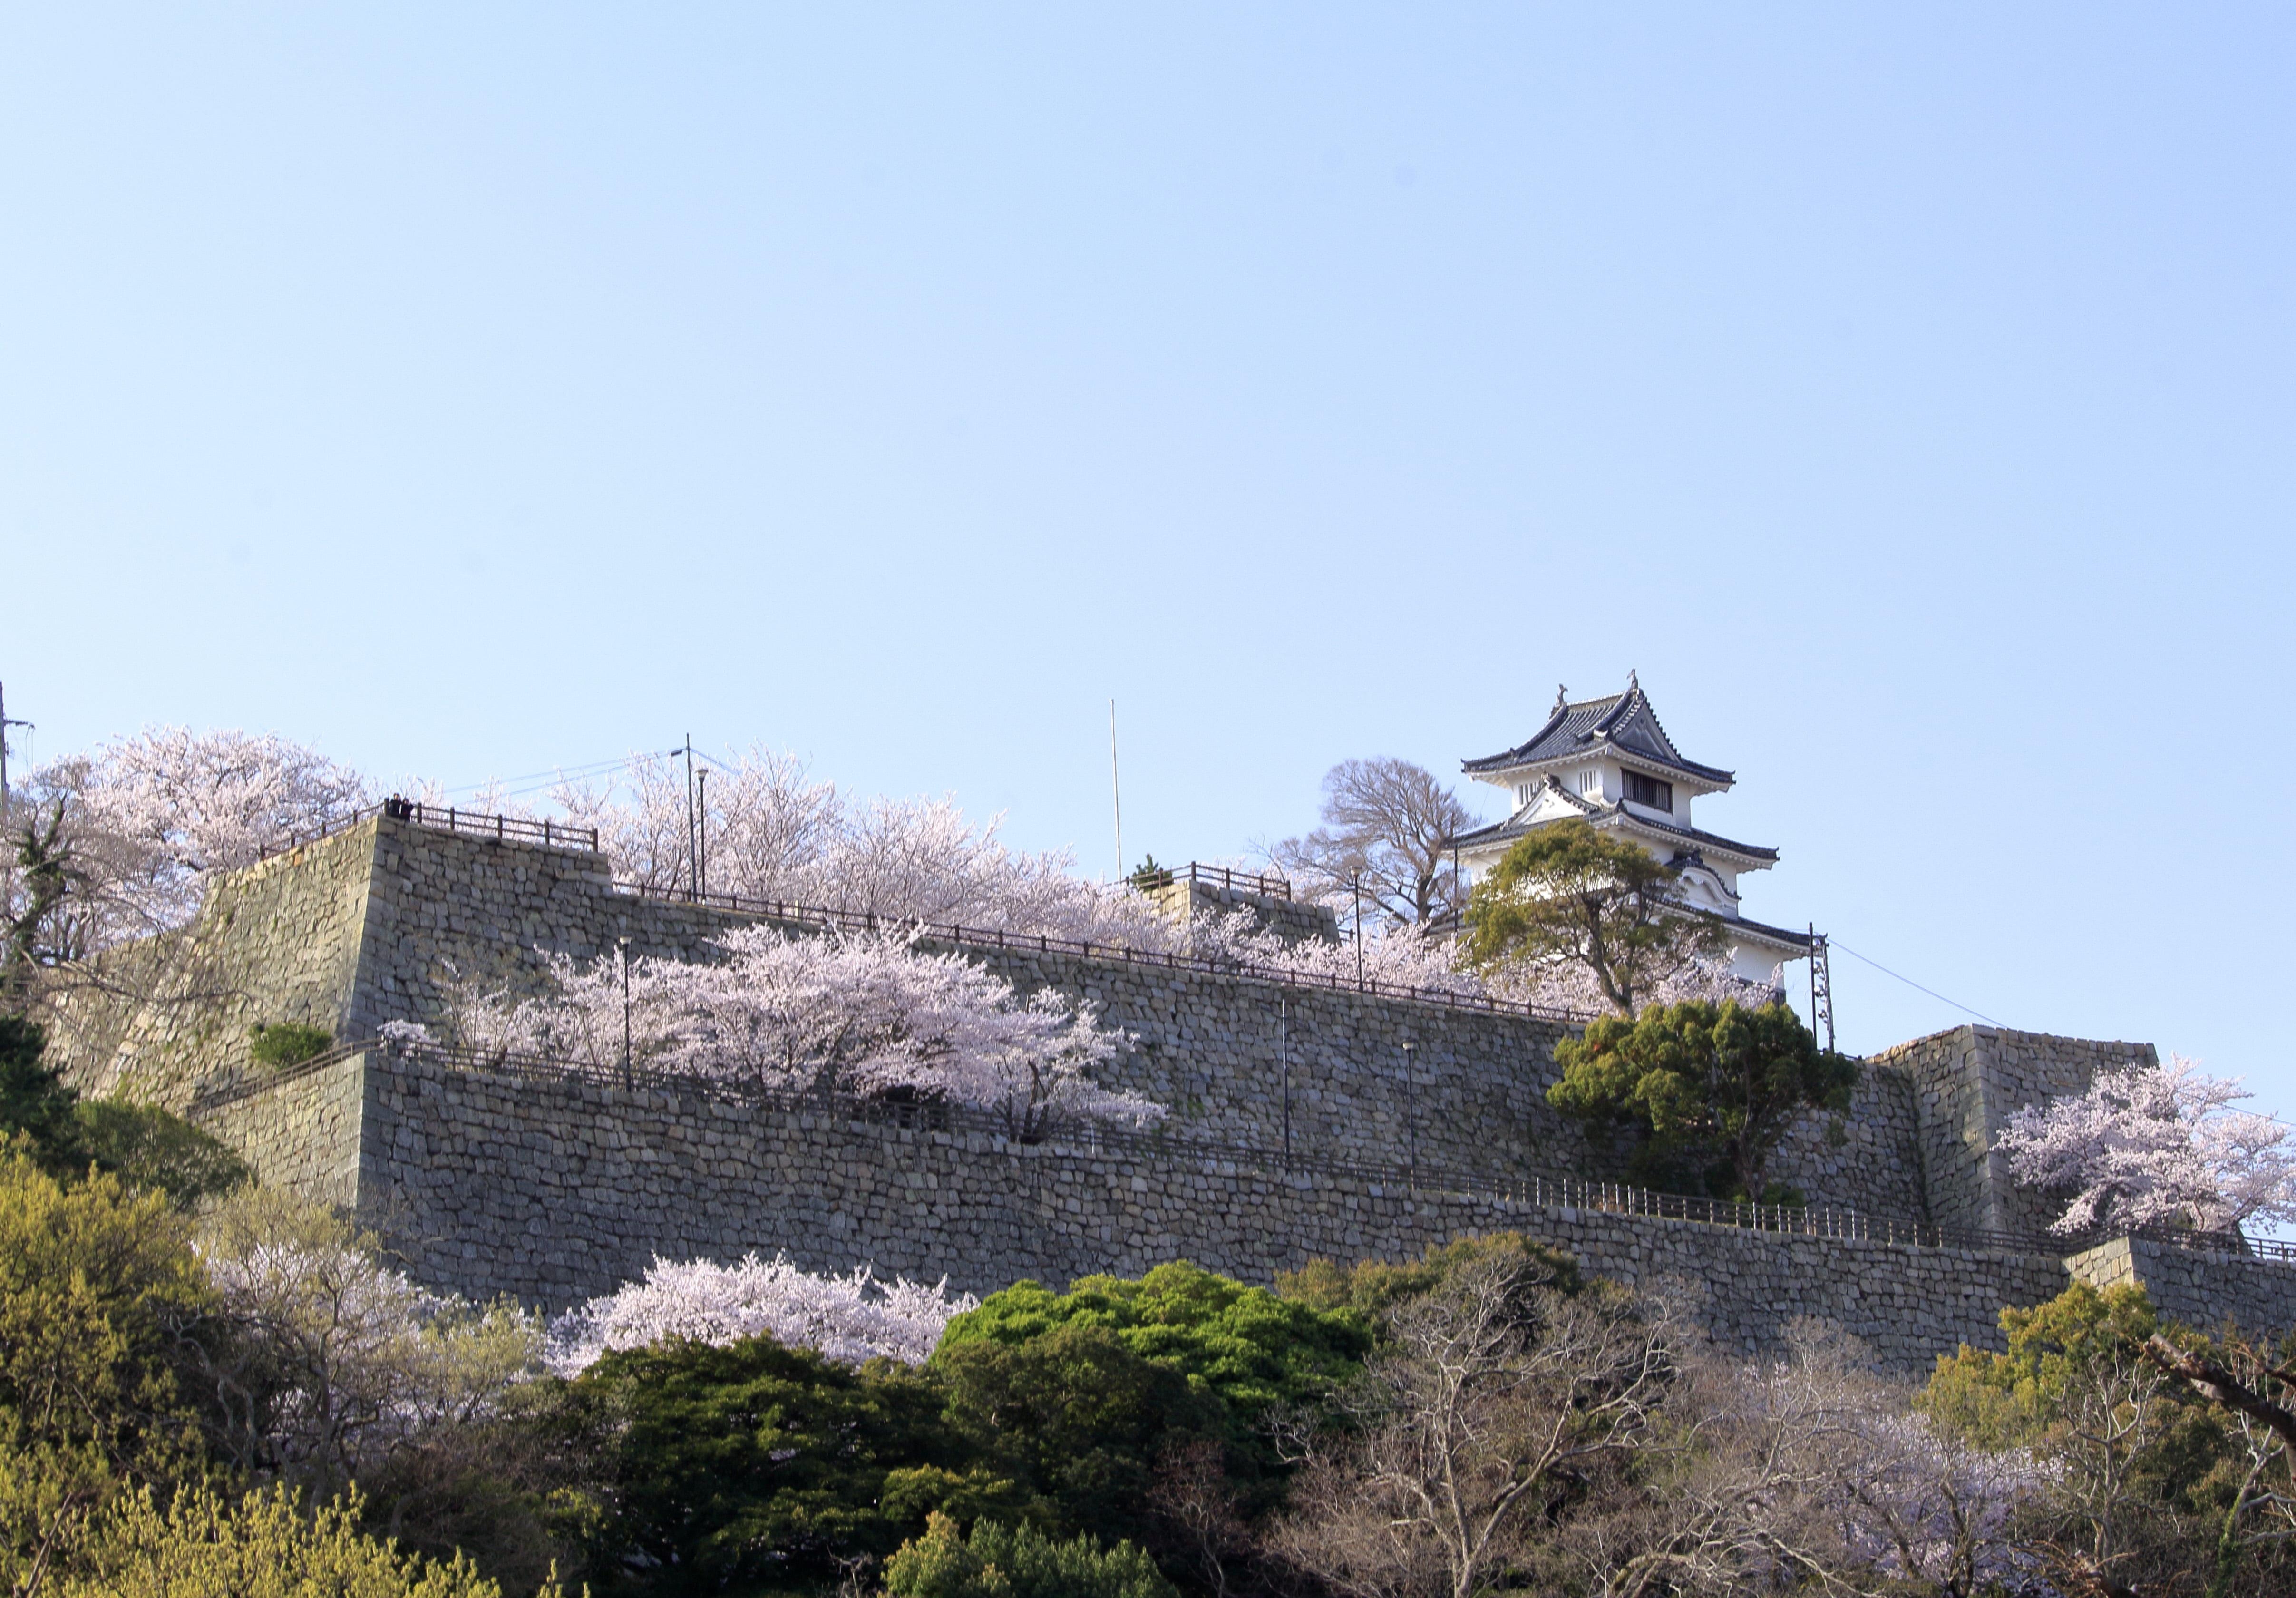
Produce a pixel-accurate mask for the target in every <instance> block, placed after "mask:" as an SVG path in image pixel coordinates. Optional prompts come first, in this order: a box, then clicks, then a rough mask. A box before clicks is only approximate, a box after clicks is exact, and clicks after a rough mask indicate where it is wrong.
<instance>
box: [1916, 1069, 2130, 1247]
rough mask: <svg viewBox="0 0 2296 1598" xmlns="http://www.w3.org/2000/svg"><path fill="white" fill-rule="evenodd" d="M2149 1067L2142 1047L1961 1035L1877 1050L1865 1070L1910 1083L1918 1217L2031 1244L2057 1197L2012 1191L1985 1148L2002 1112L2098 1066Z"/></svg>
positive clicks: (2080, 1079) (2056, 1210) (2064, 1086)
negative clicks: (1921, 1197) (1889, 1072)
mask: <svg viewBox="0 0 2296 1598" xmlns="http://www.w3.org/2000/svg"><path fill="white" fill-rule="evenodd" d="M2156 1058H2157V1056H2156V1055H2155V1054H2154V1053H2153V1045H2151V1044H2149V1043H2103V1042H2097V1041H2094V1040H2091V1039H2087V1038H2079V1037H2051V1036H2049V1035H2047V1034H2046V1033H2039V1032H2013V1031H2009V1030H2007V1029H2006V1028H1997V1027H1977V1026H1968V1027H1956V1028H1953V1029H1952V1030H1951V1031H1948V1032H1938V1033H1933V1034H1931V1036H1930V1037H1920V1038H1915V1040H1914V1041H1913V1042H1911V1043H1903V1044H1899V1045H1897V1046H1896V1047H1895V1048H1891V1049H1885V1050H1883V1051H1882V1053H1879V1054H1876V1055H1875V1056H1874V1059H1873V1061H1872V1062H1871V1063H1873V1064H1874V1065H1876V1066H1881V1067H1885V1068H1894V1069H1898V1070H1901V1071H1903V1072H1905V1073H1906V1075H1907V1077H1908V1078H1910V1079H1911V1081H1912V1083H1913V1088H1914V1094H1915V1110H1916V1119H1917V1120H1918V1124H1919V1139H1918V1142H1919V1148H1918V1153H1919V1157H1920V1161H1921V1167H1922V1177H1923V1179H1922V1188H1923V1192H1925V1194H1926V1195H1927V1200H1928V1204H1929V1217H1928V1218H1929V1219H1930V1220H1931V1221H1933V1222H1935V1223H1936V1224H1937V1225H1940V1226H1951V1227H1955V1228H1958V1229H1962V1230H1978V1231H1987V1232H2010V1233H2019V1234H2021V1235H2025V1236H2037V1235H2039V1234H2040V1233H2044V1232H2046V1230H2047V1228H2048V1225H2049V1223H2050V1222H2052V1221H2054V1220H2055V1219H2056V1218H2057V1217H2058V1216H2059V1215H2060V1214H2062V1212H2063V1207H2064V1201H2063V1196H2062V1195H2057V1194H2050V1193H2047V1192H2037V1191H2035V1190H2032V1189H2027V1188H2020V1187H2019V1186H2018V1184H2017V1183H2016V1181H2015V1180H2014V1179H2013V1177H2012V1176H2010V1175H2009V1162H2008V1160H2006V1159H2005V1157H2004V1156H2002V1155H2001V1154H2000V1153H1998V1152H1997V1151H1996V1150H1995V1148H1994V1144H1995V1142H1996V1140H1997V1138H1998V1137H1999V1136H2000V1134H2001V1129H2002V1128H2003V1127H2005V1126H2006V1125H2007V1124H2008V1120H2009V1117H2010V1115H2011V1113H2012V1112H2013V1111H2014V1110H2021V1109H2022V1108H2024V1107H2025V1106H2027V1105H2029V1104H2038V1103H2042V1102H2046V1100H2048V1099H2050V1098H2054V1097H2056V1096H2059V1095H2061V1094H2069V1093H2079V1092H2080V1091H2082V1090H2083V1089H2085V1088H2087V1086H2088V1085H2089V1081H2090V1079H2091V1078H2093V1077H2094V1076H2095V1073H2096V1072H2097V1071H2098V1070H2099V1069H2103V1068H2104V1067H2106V1066H2112V1065H2127V1064H2140V1063H2141V1064H2146V1065H2149V1064H2151V1063H2153V1061H2154V1060H2155V1059H2156Z"/></svg>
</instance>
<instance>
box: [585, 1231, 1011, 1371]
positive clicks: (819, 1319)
mask: <svg viewBox="0 0 2296 1598" xmlns="http://www.w3.org/2000/svg"><path fill="white" fill-rule="evenodd" d="M979 1307H980V1300H979V1299H975V1298H974V1297H973V1296H972V1294H970V1293H965V1294H961V1295H959V1296H957V1297H955V1298H953V1299H952V1298H951V1297H950V1296H949V1293H948V1278H947V1277H946V1276H944V1277H942V1278H941V1279H940V1281H939V1282H936V1283H934V1284H933V1285H931V1286H930V1287H928V1286H925V1285H924V1284H923V1283H922V1282H911V1281H910V1280H908V1279H907V1278H906V1277H905V1276H898V1277H896V1278H894V1279H893V1280H892V1281H891V1282H883V1281H880V1280H879V1279H878V1278H877V1276H876V1274H874V1273H873V1271H872V1270H871V1269H870V1268H869V1267H868V1266H860V1267H859V1268H858V1269H856V1270H854V1271H851V1272H849V1273H848V1274H845V1275H842V1276H840V1275H835V1274H831V1275H825V1276H817V1275H815V1274H811V1273H810V1272H807V1271H801V1270H799V1268H798V1267H797V1266H793V1265H791V1263H790V1262H789V1259H788V1257H787V1256H785V1255H783V1256H776V1257H775V1258H774V1259H772V1260H771V1261H766V1260H761V1259H759V1258H758V1257H757V1256H756V1255H755V1254H750V1255H747V1256H745V1257H744V1258H742V1261H741V1262H740V1263H739V1264H737V1265H731V1266H723V1265H719V1264H717V1262H716V1261H714V1260H709V1259H691V1260H684V1261H674V1260H668V1259H664V1258H661V1257H660V1256H659V1255H657V1256H655V1258H654V1262H653V1268H652V1269H651V1270H649V1271H648V1272H647V1273H646V1274H645V1280H644V1281H643V1282H625V1283H623V1285H622V1286H621V1287H620V1288H619V1289H618V1290H617V1291H614V1292H611V1293H609V1294H607V1295H606V1296H605V1297H603V1298H598V1299H591V1300H590V1301H589V1302H588V1303H586V1304H585V1305H582V1306H581V1307H578V1308H577V1309H573V1310H570V1311H569V1312H568V1313H567V1314H565V1315H562V1316H560V1317H559V1318H558V1319H557V1320H555V1321H553V1323H551V1327H550V1342H549V1348H548V1350H547V1353H546V1355H545V1358H546V1359H547V1361H548V1363H549V1365H550V1368H551V1369H552V1370H553V1371H555V1372H556V1373H558V1374H559V1375H561V1376H564V1377H567V1378H572V1377H575V1376H578V1375H580V1374H581V1373H583V1372H584V1371H586V1370H587V1369H589V1367H590V1366H591V1365H593V1364H595V1363H597V1361H598V1360H599V1358H600V1357H601V1356H604V1355H606V1354H608V1353H611V1352H612V1351H614V1350H616V1349H619V1348H645V1347H647V1346H649V1345H651V1344H653V1343H658V1342H661V1341H663V1340H667V1339H670V1338H691V1339H693V1340H696V1341H698V1342H705V1343H709V1344H711V1345H713V1346H715V1347H717V1348H724V1347H726V1345H727V1344H729V1343H734V1342H738V1341H740V1340H742V1339H743V1338H745V1337H755V1336H757V1335H758V1334H759V1333H761V1332H762V1333H769V1334H770V1335H772V1336H773V1337H774V1338H775V1339H776V1340H779V1341H781V1342H783V1343H784V1344H786V1345H788V1346H790V1347H792V1348H813V1349H816V1350H818V1351H819V1352H820V1353H822V1354H823V1355H824V1356H827V1357H829V1358H831V1359H834V1360H839V1361H841V1362H843V1363H844V1364H861V1363H862V1362H863V1361H865V1360H869V1359H875V1358H880V1357H882V1358H887V1359H897V1360H899V1361H900V1362H901V1363H903V1364H913V1365H915V1364H923V1363H924V1362H925V1359H926V1358H927V1356H930V1355H931V1353H932V1351H933V1349H934V1348H935V1347H936V1346H937V1345H938V1344H939V1341H940V1334H941V1332H943V1331H945V1330H946V1329H947V1326H948V1323H949V1321H950V1319H951V1318H952V1317H954V1316H956V1315H963V1314H964V1313H965V1312H966V1311H967V1310H971V1309H977V1308H979Z"/></svg>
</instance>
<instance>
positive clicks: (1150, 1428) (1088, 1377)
mask: <svg viewBox="0 0 2296 1598" xmlns="http://www.w3.org/2000/svg"><path fill="white" fill-rule="evenodd" d="M932 1369H933V1372H934V1373H935V1374H936V1375H937V1376H939V1378H940V1379H941V1380H942V1381H945V1382H946V1383H947V1391H948V1407H947V1418H948V1420H949V1422H951V1423H952V1424H953V1425H955V1427H956V1428H957V1429H958V1430H960V1431H961V1432H962V1433H963V1434H964V1437H965V1438H966V1439H967V1440H968V1441H969V1442H970V1443H971V1444H972V1446H974V1447H975V1448H977V1449H978V1451H979V1453H980V1456H981V1457H982V1458H984V1459H986V1460H988V1461H990V1462H992V1468H993V1469H994V1470H995V1471H996V1474H997V1475H998V1476H1000V1477H1003V1478H1008V1479H1012V1480H1013V1481H1016V1482H1018V1483H1021V1484H1022V1485H1023V1486H1024V1487H1026V1488H1027V1490H1028V1493H1029V1512H1030V1514H1031V1515H1032V1516H1033V1517H1034V1518H1036V1519H1037V1520H1040V1521H1042V1522H1043V1523H1044V1524H1046V1526H1048V1527H1050V1528H1054V1529H1055V1530H1058V1531H1062V1532H1081V1533H1086V1534H1088V1535H1090V1536H1093V1537H1101V1538H1104V1539H1107V1540H1109V1541H1115V1540H1118V1539H1120V1538H1132V1539H1135V1540H1139V1541H1146V1540H1149V1539H1151V1538H1152V1537H1154V1535H1155V1531H1156V1528H1155V1526H1154V1523H1153V1518H1152V1514H1151V1512H1150V1507H1151V1506H1150V1502H1149V1500H1150V1495H1151V1492H1152V1489H1153V1487H1154V1485H1155V1475H1156V1464H1157V1462H1158V1460H1159V1459H1160V1458H1162V1457H1164V1456H1166V1455H1169V1454H1171V1453H1174V1452H1176V1451H1177V1450H1179V1449H1182V1448H1185V1447H1186V1446H1188V1445H1189V1444H1190V1443H1192V1442H1193V1441H1196V1440H1199V1439H1204V1438H1210V1439H1218V1438H1220V1437H1222V1436H1223V1434H1224V1432H1225V1422H1226V1408H1225V1406H1224V1405H1222V1404H1221V1403H1220V1401H1219V1400H1218V1398H1217V1397H1214V1396H1213V1395H1212V1394H1211V1393H1210V1392H1209V1391H1208V1390H1205V1389H1201V1388H1198V1387H1195V1386H1193V1385H1191V1383H1190V1382H1189V1381H1188V1379H1187V1378H1186V1377H1185V1376H1184V1375H1182V1374H1181V1373H1179V1372H1178V1371H1177V1370H1175V1369H1173V1368H1172V1367H1171V1366H1169V1365H1168V1364H1160V1363H1158V1362H1157V1361H1154V1360H1150V1359H1144V1358H1142V1357H1141V1356H1139V1355H1137V1354H1135V1353H1134V1352H1133V1351H1132V1350H1131V1349H1130V1348H1127V1347H1126V1346H1125V1345H1124V1343H1123V1341H1122V1340H1120V1339H1119V1337H1118V1336H1117V1335H1116V1333H1115V1332H1112V1331H1111V1330H1110V1329H1109V1328H1108V1327H1106V1326H1101V1325H1092V1324H1087V1323H1078V1322H1070V1323H1066V1324H1062V1325H1058V1326H1054V1328H1053V1329H1052V1330H1050V1331H1049V1332H1044V1333H1043V1334H1041V1335H1039V1336H1034V1337H1030V1338H1028V1339H1026V1340H1022V1341H1020V1342H1017V1343H1005V1342H997V1341H991V1340H975V1341H972V1342H966V1343H964V1344H961V1345H958V1346H956V1347H954V1348H943V1349H942V1350H940V1352H939V1353H938V1354H937V1355H936V1356H934V1359H933V1364H932Z"/></svg>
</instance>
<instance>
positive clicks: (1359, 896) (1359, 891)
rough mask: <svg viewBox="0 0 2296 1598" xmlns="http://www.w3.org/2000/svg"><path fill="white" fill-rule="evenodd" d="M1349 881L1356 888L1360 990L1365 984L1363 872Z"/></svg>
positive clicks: (1357, 965)
mask: <svg viewBox="0 0 2296 1598" xmlns="http://www.w3.org/2000/svg"><path fill="white" fill-rule="evenodd" d="M1348 881H1349V883H1350V884H1351V885H1352V886H1353V888H1354V889H1355V895H1356V987H1357V991H1358V992H1360V991H1361V990H1362V987H1363V985H1364V954H1363V873H1361V872H1357V873H1353V874H1352V875H1351V876H1349V879H1348Z"/></svg>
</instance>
